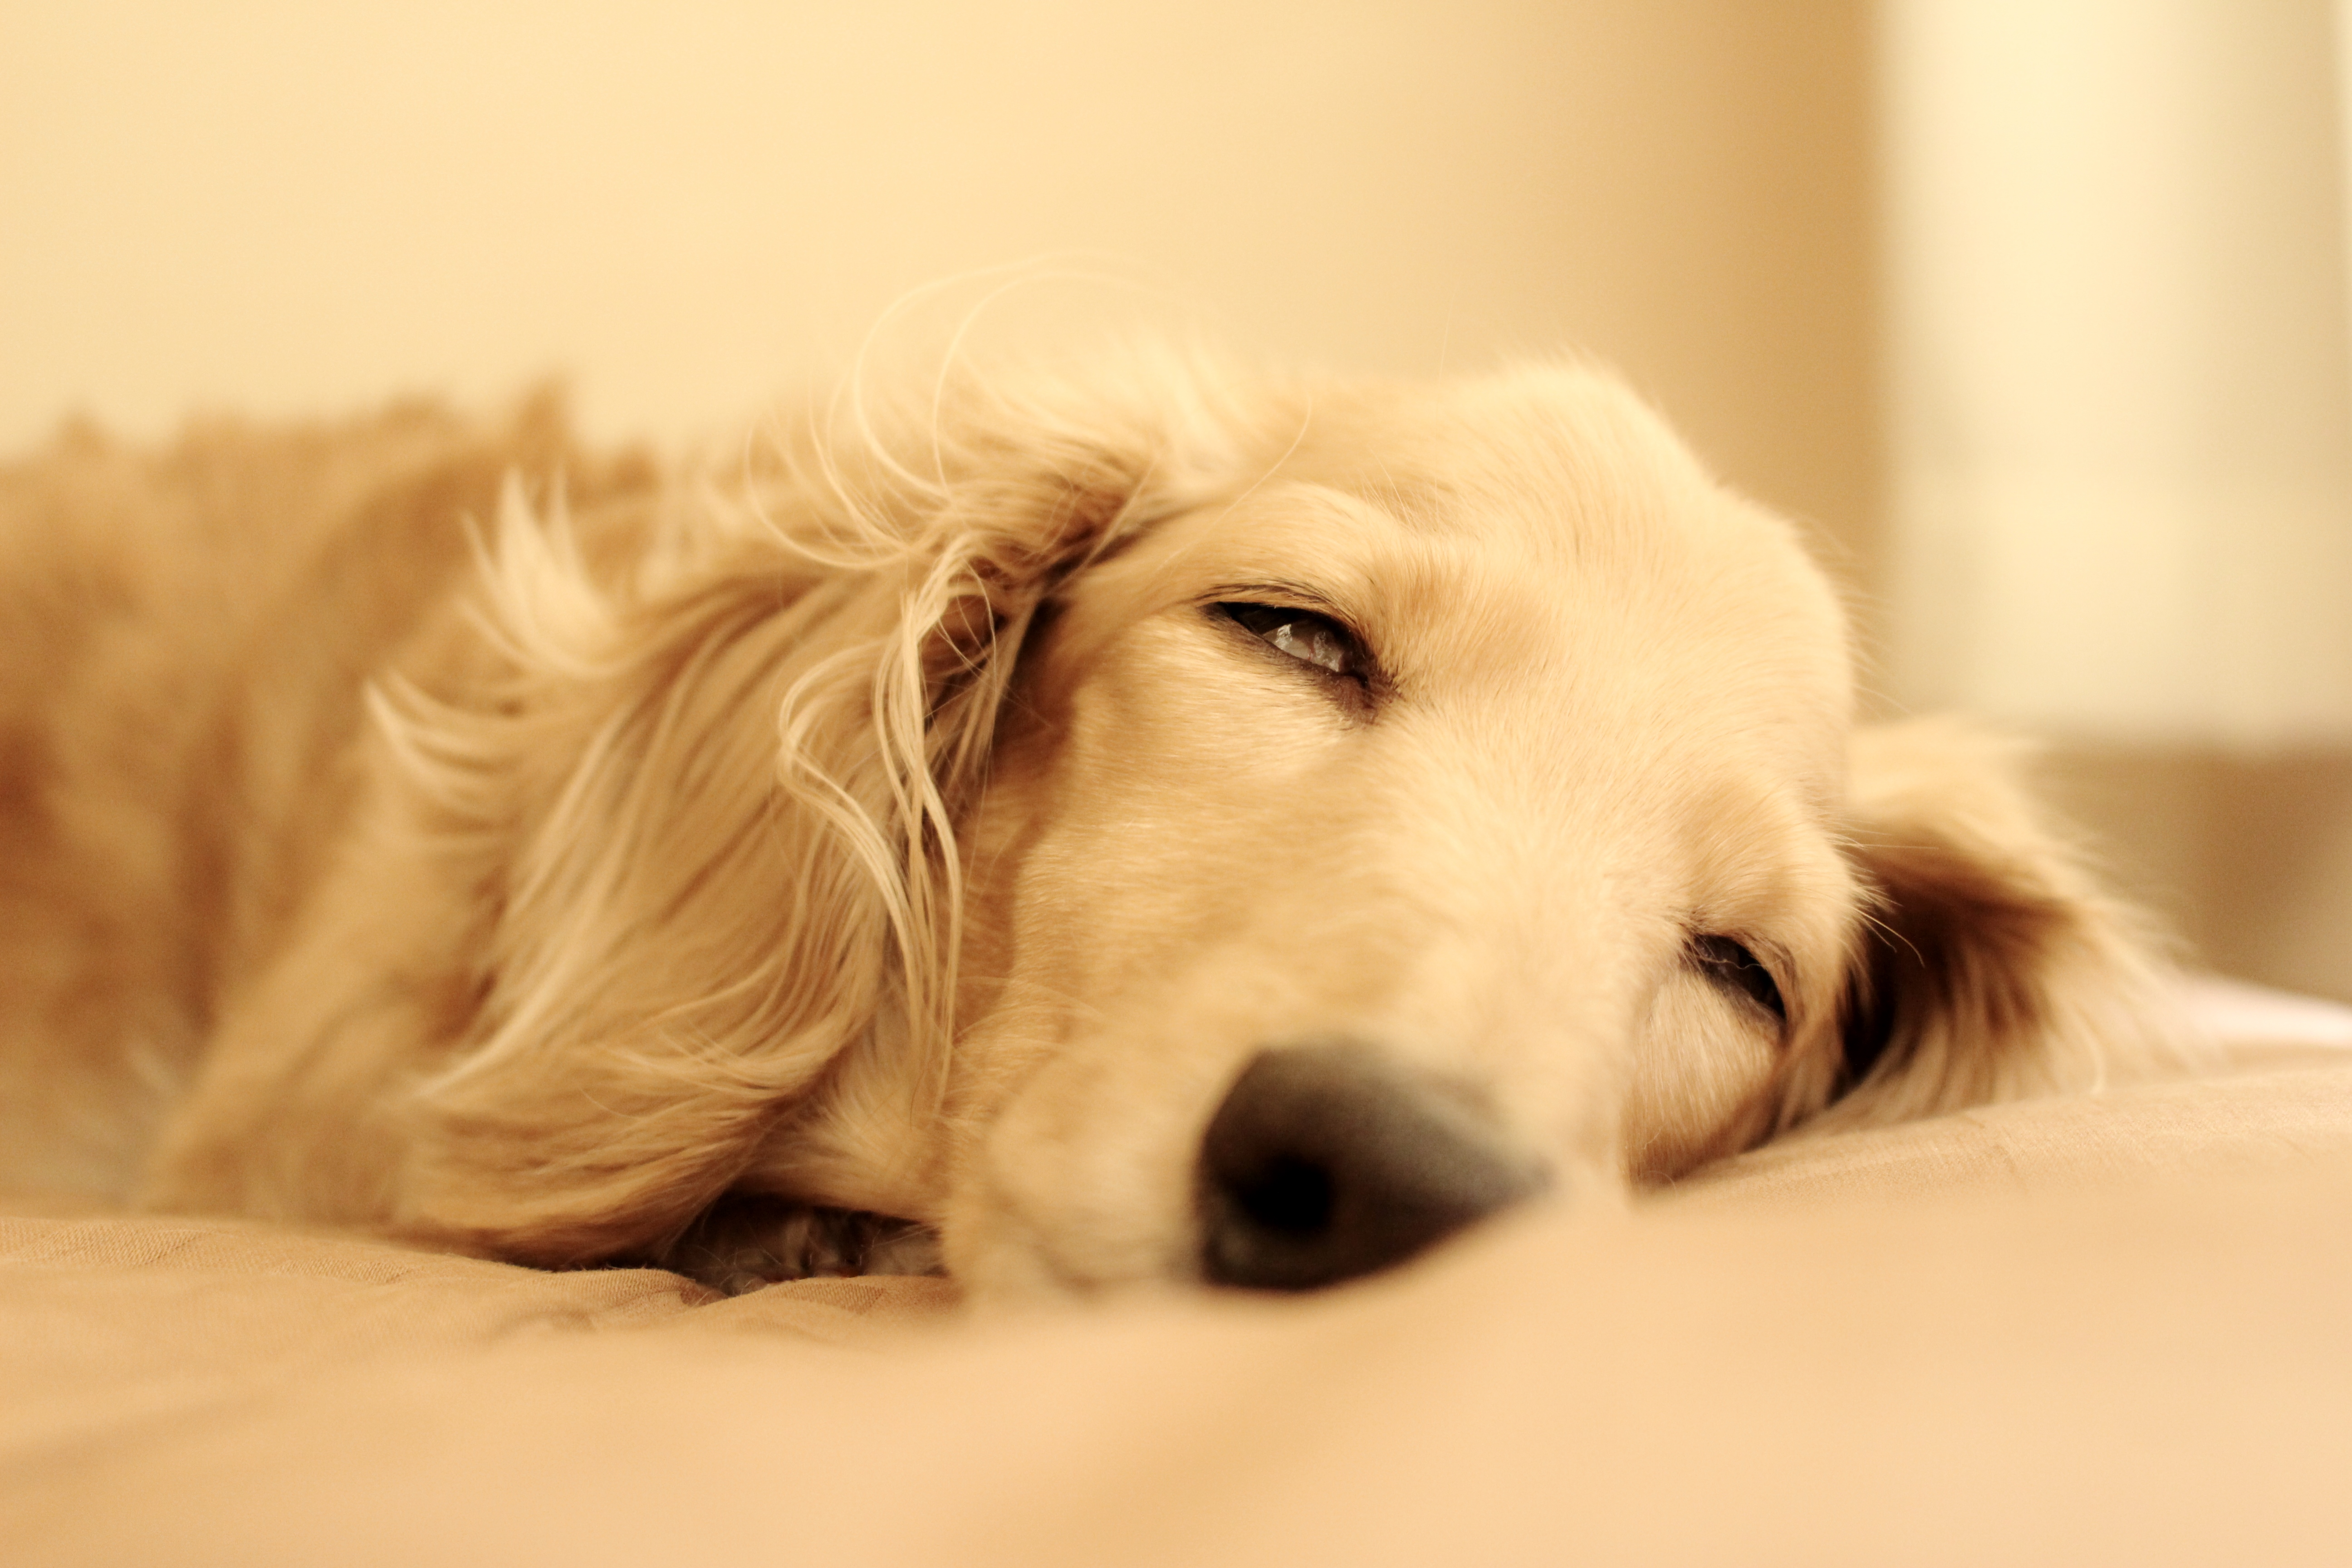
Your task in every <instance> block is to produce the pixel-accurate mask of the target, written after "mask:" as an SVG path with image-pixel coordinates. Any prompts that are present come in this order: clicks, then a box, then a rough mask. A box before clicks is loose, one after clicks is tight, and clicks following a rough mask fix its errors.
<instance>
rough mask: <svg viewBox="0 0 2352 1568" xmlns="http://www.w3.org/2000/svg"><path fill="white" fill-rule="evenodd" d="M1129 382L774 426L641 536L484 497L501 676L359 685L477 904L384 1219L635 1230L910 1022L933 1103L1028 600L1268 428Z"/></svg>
mask: <svg viewBox="0 0 2352 1568" xmlns="http://www.w3.org/2000/svg"><path fill="white" fill-rule="evenodd" d="M1125 380H1126V384H1127V385H1128V386H1129V388H1131V391H1132V395H1131V396H1130V397H1129V399H1128V400H1127V401H1126V402H1125V403H1121V402H1120V401H1119V399H1118V397H1117V396H1116V395H1114V396H1111V397H1108V398H1107V397H1106V395H1105V388H1104V387H1103V385H1101V384H1091V385H1089V386H1087V387H1084V388H1079V387H1075V386H1072V387H1062V386H1057V385H1055V384H1042V383H1038V382H1034V381H1031V382H1028V383H1020V382H1014V383H1013V388H1014V390H1012V391H1006V390H1004V384H1003V383H1000V384H998V385H997V386H996V388H995V389H993V390H990V391H987V392H985V393H983V392H982V390H981V389H980V388H979V387H978V385H977V384H973V385H969V386H964V387H961V388H960V389H958V388H951V389H948V390H947V392H946V393H945V394H944V395H942V397H941V398H940V400H939V401H938V402H936V403H935V404H934V405H931V406H929V407H927V408H925V409H924V410H923V411H922V417H921V418H919V420H917V421H915V422H912V423H911V425H910V426H901V427H902V428H911V429H912V430H913V432H914V434H913V436H912V437H900V438H893V437H887V436H884V437H876V436H872V435H870V434H866V433H861V434H860V435H859V436H858V437H857V438H856V439H850V440H845V439H842V438H840V437H838V435H837V434H836V433H835V432H834V431H829V430H828V431H816V430H812V431H810V432H804V433H803V434H801V435H800V436H797V437H794V438H793V440H792V441H791V442H790V443H788V444H786V445H785V446H784V447H783V448H782V458H781V461H779V462H777V463H775V464H773V465H772V466H770V467H768V468H765V469H764V470H763V471H761V472H758V473H755V474H754V475H753V476H752V477H751V483H750V485H749V487H748V489H747V491H746V494H745V496H744V497H743V498H742V499H740V500H737V501H736V502H734V503H732V504H727V503H721V502H718V501H715V500H709V499H708V498H706V500H705V502H704V503H703V504H701V505H699V506H698V507H696V508H695V509H694V510H692V511H691V513H689V514H688V515H687V516H686V517H685V520H684V521H676V520H673V521H672V522H671V523H670V524H669V525H668V526H667V527H666V528H664V529H655V530H650V531H649V530H648V528H647V526H646V522H645V521H644V520H642V519H635V520H623V521H621V522H620V523H618V524H616V525H611V526H605V527H604V528H602V530H601V531H600V529H599V525H598V524H597V522H596V520H593V519H583V521H582V525H581V528H580V529H579V531H578V532H577V534H576V536H575V532H574V530H573V529H572V526H571V525H570V524H569V523H568V522H567V521H565V520H564V519H563V518H562V515H561V511H560V510H558V511H557V513H556V515H555V516H553V517H552V518H551V519H549V520H545V521H541V520H539V519H536V518H534V517H533V516H532V515H531V514H530V509H529V508H528V507H527V506H526V505H525V503H524V501H523V499H522V497H521V495H520V491H519V490H515V491H510V492H509V496H508V498H507V500H506V504H505V510H504V516H503V517H502V519H501V521H500V526H499V538H498V541H497V543H496V547H495V550H494V552H492V553H491V557H490V559H489V560H488V563H487V564H488V577H487V581H488V595H487V596H486V600H485V602H484V604H483V605H482V606H481V608H480V613H479V614H478V617H477V623H478V631H479V633H480V634H481V638H482V641H483V642H484V643H485V644H486V645H487V647H488V649H490V650H491V656H492V663H493V664H494V665H495V667H496V673H495V675H494V676H492V677H490V678H488V679H484V678H482V677H481V676H480V675H479V674H478V673H477V674H476V675H475V676H474V677H472V678H471V679H465V680H461V681H457V682H454V683H450V684H448V685H445V686H444V687H443V688H442V689H437V690H433V689H425V685H424V683H423V682H421V681H420V682H419V683H417V684H415V685H410V686H407V687H404V688H396V689H388V690H387V691H386V692H385V693H384V694H383V699H382V700H381V701H380V702H379V704H378V707H379V718H380V720H381V721H382V729H383V732H384V735H385V737H386V744H387V747H388V749H389V751H390V752H391V753H392V754H393V755H394V757H395V758H396V759H397V760H398V762H399V764H400V770H401V773H402V774H403V776H404V780H405V783H406V786H407V789H408V791H409V795H410V798H411V800H412V803H413V809H414V811H415V815H416V816H417V818H418V821H419V823H420V825H421V826H425V827H426V828H427V829H428V830H429V831H430V833H431V835H432V838H433V841H434V842H435V843H436V844H437V845H438V846H440V852H441V853H442V854H444V855H445V856H446V858H448V859H449V861H450V863H451V867H452V868H453V870H454V871H456V872H457V876H458V879H459V880H460V881H461V882H471V883H472V884H474V885H476V886H478V887H479V888H480V889H481V890H482V896H483V897H485V898H487V899H488V900H490V901H491V903H492V904H493V905H494V907H495V908H496V909H497V911H498V913H497V918H496V921H495V926H494V929H493V930H492V931H491V933H490V936H489V938H488V944H487V948H488V950H487V951H486V952H484V953H483V954H482V955H481V968H482V973H481V976H480V980H479V990H480V993H481V996H482V1001H481V1004H480V1006H479V1008H478V1013H477V1015H476V1016H475V1019H474V1023H473V1026H472V1028H471V1030H470V1032H469V1033H468V1034H467V1037H466V1039H465V1040H464V1042H463V1044H462V1045H461V1047H459V1049H458V1050H457V1052H456V1053H455V1054H454V1055H453V1056H452V1057H451V1058H449V1059H448V1061H447V1063H446V1066H444V1067H443V1068H441V1069H440V1070H439V1071H438V1072H437V1073H436V1075H434V1076H432V1077H430V1078H429V1079H426V1080H425V1082H424V1083H423V1084H422V1085H421V1087H420V1088H419V1089H417V1090H416V1093H415V1099H414V1101H413V1104H412V1106H411V1116H410V1130H411V1134H412V1136H411V1146H412V1149H413V1154H412V1162H413V1163H411V1165H410V1167H409V1169H408V1170H407V1171H406V1173H405V1174H404V1181H403V1183H402V1184H401V1199H400V1206H401V1209H402V1212H401V1213H400V1215H398V1216H397V1218H398V1220H399V1222H400V1223H402V1224H404V1225H405V1226H409V1227H411V1228H413V1229H415V1230H418V1231H422V1232H425V1233H427V1234H431V1235H435V1236H437V1237H442V1238H445V1239H454V1240H457V1241H459V1242H460V1243H462V1244H466V1245H471V1246H476V1247H487V1248H490V1249H494V1250H497V1251H499V1252H500V1253H502V1254H503V1255H506V1256H510V1257H520V1258H532V1259H538V1260H543V1261H576V1260H580V1259H583V1258H595V1257H601V1256H609V1255H611V1254H614V1253H615V1252H619V1251H623V1250H627V1249H631V1248H635V1247H643V1246H646V1245H648V1244H654V1243H657V1242H658V1241H659V1240H660V1239H662V1238H663V1237H666V1236H667V1235H669V1234H673V1233H675V1232H676V1231H677V1230H678V1229H679V1228H681V1227H682V1226H684V1225H685V1224H686V1223H687V1222H688V1220H689V1219H691V1217H692V1216H693V1215H695V1214H696V1213H697V1212H698V1210H700V1209H701V1208H702V1207H703V1206H705V1205H707V1204H708V1203H709V1202H710V1201H711V1200H712V1199H713V1198H714V1197H715V1196H717V1195H718V1194H719V1193H720V1192H721V1191H722V1190H723V1189H724V1188H725V1187H726V1186H727V1185H728V1184H729V1183H730V1181H731V1180H732V1179H733V1178H734V1177H735V1175H736V1174H737V1173H738V1172H739V1171H740V1169H741V1167H742V1164H743V1162H744V1161H745V1159H746V1158H747V1157H748V1155H749V1153H750V1152H751V1149H752V1148H753V1147H754V1146H755V1145H756V1144H757V1143H758V1142H759V1140H760V1139H761V1135H762V1133H763V1132H764V1131H766V1130H767V1129H768V1127H769V1126H770V1125H771V1124H772V1122H773V1121H775V1119H776V1118H777V1117H778V1116H779V1115H780V1114H782V1111H783V1110H786V1109H787V1108H788V1107H789V1105H790V1103H791V1101H792V1100H793V1098H794V1097H795V1096H797V1095H799V1094H801V1093H803V1091H804V1090H806V1089H809V1088H810V1086H811V1085H812V1084H813V1083H814V1080H815V1079H817V1077H818V1076H819V1075H820V1074H821V1073H822V1072H823V1071H824V1068H825V1067H826V1065H827V1064H828V1063H829V1062H831V1061H832V1060H833V1059H834V1058H835V1057H836V1056H837V1055H838V1054H839V1053H841V1052H842V1051H843V1050H844V1049H845V1048H846V1047H849V1046H850V1045H852V1044H853V1043H855V1042H856V1041H857V1040H859V1039H860V1038H861V1037H864V1036H865V1035H866V1033H867V1032H869V1031H873V1030H876V1029H886V1030H889V1031H891V1032H892V1033H893V1035H894V1036H900V1035H902V1036H903V1041H904V1043H903V1045H902V1046H901V1045H897V1044H894V1047H893V1049H894V1052H897V1053H900V1054H903V1056H904V1058H905V1060H906V1061H907V1063H908V1073H907V1076H906V1089H907V1100H908V1103H907V1107H906V1114H908V1116H910V1117H917V1118H919V1117H922V1116H924V1115H926V1114H928V1113H929V1112H930V1111H931V1110H934V1109H935V1107H936V1102H937V1100H938V1098H939V1097H940V1094H941V1093H942V1092H943V1089H944V1085H945V1080H946V1070H947V1066H946V1064H947V1053H948V1049H949V1045H950V1037H951V1032H952V1027H953V1022H954V1021H953V1018H952V1016H951V1014H952V1005H953V998H954V995H955V991H956V985H955V955H956V951H957V947H958V942H959V937H960V932H959V929H958V928H959V918H960V902H961V891H960V888H959V884H958V872H959V863H958V854H957V849H956V842H955V833H956V826H957V824H958V822H959V821H960V820H961V817H962V816H963V815H964V813H965V811H966V810H967V808H968V807H969V806H970V805H971V803H972V802H973V800H974V798H975V797H976V795H977V794H978V792H979V791H980V789H981V787H982V783H983V780H984V775H985V770H986V765H987V757H988V749H989V745H990V742H991V738H992V734H993V731H994V728H995V722H996V716H997V711H998V708H999V705H1000V703H1001V702H1002V700H1003V694H1004V691H1005V689H1006V685H1007V682H1008V681H1009V680H1010V679H1011V676H1012V671H1013V664H1014V661H1015V660H1016V658H1018V655H1019V652H1020V649H1021V646H1022V643H1023V640H1024V636H1025V634H1026V631H1027V628H1028V626H1029V625H1030V622H1031V619H1032V617H1033V616H1034V615H1035V614H1036V612H1037V609H1038V607H1039V605H1040V604H1041V603H1042V602H1043V600H1044V598H1045V595H1047V594H1049V593H1050V592H1051V591H1052V590H1053V588H1054V587H1055V584H1057V583H1059V582H1060V581H1061V580H1062V579H1063V578H1064V577H1065V576H1066V574H1069V573H1070V572H1072V571H1074V570H1076V568H1077V567H1078V566H1079V565H1080V564H1082V563H1084V562H1085V561H1086V560H1087V559H1089V558H1091V557H1092V556H1094V555H1096V554H1097V553H1099V552H1102V551H1103V550H1105V549H1108V548H1111V547H1114V546H1115V545H1116V544H1117V542H1118V540H1119V539H1121V538H1122V537H1124V536H1126V535H1127V534H1129V533H1130V532H1131V531H1134V530H1136V529H1139V528H1140V527H1143V526H1145V525H1146V524H1147V523H1149V522H1150V521H1151V520H1153V519H1154V518H1156V517H1159V516H1162V515H1165V514H1167V513H1169V512H1171V511H1172V510H1178V509H1181V508H1183V507H1187V506H1191V505H1194V504H1198V503H1200V502H1202V501H1203V500H1208V499H1210V498H1211V497H1213V495H1215V494H1217V493H1220V492H1221V491H1225V492H1228V493H1229V492H1230V490H1231V489H1233V488H1234V487H1236V486H1237V485H1238V484H1245V483H1246V482H1247V481H1248V479H1249V478H1251V477H1252V474H1251V471H1250V461H1251V459H1249V458H1246V457H1245V456H1244V432H1254V431H1255V429H1256V428H1258V427H1260V426H1263V425H1264V424H1265V421H1263V420H1262V419H1253V418H1248V417H1245V416H1244V415H1243V413H1242V412H1241V411H1238V410H1236V409H1235V408H1234V407H1231V406H1227V405H1222V404H1220V403H1219V402H1218V401H1217V395H1215V394H1214V393H1213V390H1212V389H1213V388H1215V387H1216V386H1218V385H1220V384H1223V382H1222V381H1221V379H1220V378H1218V377H1215V376H1213V375H1212V374H1205V373H1204V372H1203V370H1202V367H1201V366H1199V365H1197V364H1191V363H1186V364H1167V363H1161V364H1157V365H1153V366H1139V367H1138V374H1134V375H1132V376H1129V377H1127V378H1125ZM1114 390H1115V389H1114ZM836 423H838V422H837V421H836ZM859 424H860V425H861V426H862V427H866V428H870V426H868V424H867V422H865V421H859ZM648 541H657V543H649V542H648ZM903 1142H905V1143H906V1144H907V1145H908V1146H909V1147H918V1148H919V1147H920V1146H921V1144H920V1141H919V1140H915V1139H909V1140H906V1141H903ZM905 1174H906V1175H907V1176H908V1178H910V1179H911V1178H912V1177H913V1176H914V1175H915V1174H917V1173H912V1172H909V1173H905Z"/></svg>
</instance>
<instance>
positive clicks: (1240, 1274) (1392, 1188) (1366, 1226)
mask: <svg viewBox="0 0 2352 1568" xmlns="http://www.w3.org/2000/svg"><path fill="white" fill-rule="evenodd" d="M1542 1185H1543V1177H1542V1173H1540V1172H1539V1171H1538V1169H1536V1168H1535V1167H1534V1166H1533V1165H1531V1164H1529V1163H1528V1162H1526V1161H1524V1160H1518V1159H1515V1158H1512V1157H1511V1156H1510V1155H1508V1154H1507V1153H1506V1152H1504V1151H1502V1150H1501V1149H1499V1148H1498V1147H1497V1146H1496V1136H1495V1132H1494V1130H1493V1129H1492V1128H1491V1127H1490V1126H1489V1125H1488V1124H1487V1122H1486V1119H1485V1118H1484V1117H1483V1116H1481V1115H1480V1114H1479V1112H1478V1110H1476V1108H1475V1107H1474V1106H1473V1105H1471V1104H1470V1103H1469V1102H1468V1100H1466V1098H1465V1096H1463V1095H1462V1094H1461V1093H1460V1091H1459V1090H1458V1089H1454V1087H1453V1086H1451V1085H1449V1084H1446V1083H1444V1082H1441V1081H1438V1080H1434V1079H1424V1078H1423V1077H1420V1076H1418V1075H1416V1074H1413V1073H1411V1072H1409V1071H1407V1070H1406V1069H1404V1068H1401V1067H1398V1066H1396V1065H1395V1064H1393V1063H1391V1062H1389V1061H1386V1060H1384V1059H1383V1058H1381V1057H1379V1056H1377V1055H1375V1054H1374V1053H1372V1052H1370V1051H1369V1050H1366V1049H1363V1048H1361V1047H1353V1046H1345V1045H1314V1046H1292V1047H1282V1048H1278V1049H1274V1050H1267V1051H1261V1052H1260V1053H1258V1055H1257V1056H1256V1057H1255V1058H1252V1060H1251V1061H1250V1063H1249V1065H1248V1067H1246V1068H1244V1069H1243V1072H1242V1075H1241V1077H1240V1078H1238V1079H1235V1080H1234V1086H1233V1088H1232V1089H1228V1090H1227V1091H1226V1093H1225V1098H1224V1100H1223V1101H1222V1102H1221V1103H1220V1104H1219V1105H1218V1107H1217V1112H1216V1114H1215V1115H1214V1116H1213V1117H1212V1118H1211V1119H1210V1121H1209V1128H1208V1132H1207V1134H1206V1135H1205V1136H1204V1137H1203V1138H1202V1143H1201V1166H1200V1182H1199V1194H1200V1209H1201V1226H1202V1245H1201V1264H1202V1273H1203V1274H1205V1275H1206V1276H1207V1277H1208V1279H1210V1280H1212V1281H1213V1282H1214V1283H1217V1284H1221V1285H1237V1286H1244V1287H1248V1288H1252V1289H1267V1290H1309V1289H1316V1288H1318V1287H1319V1286H1324V1285H1332V1284H1337V1283H1339V1281H1340V1280H1343V1279H1355V1278H1356V1277H1357V1276H1359V1275H1363V1274H1370V1273H1371V1272H1373V1271H1374V1270H1376V1269H1381V1268H1387V1267H1389V1266H1390V1265H1391V1264H1394V1263H1400V1262H1402V1261H1403V1260H1404V1259H1405V1258H1410V1257H1412V1255H1413V1254H1414V1253H1417V1252H1419V1251H1421V1250H1423V1248H1424V1247H1428V1246H1430V1245H1431V1244H1432V1243H1433V1242H1435V1241H1438V1240H1440V1239H1442V1238H1443V1237H1447V1236H1450V1235H1452V1234H1453V1233H1454V1232H1455V1231H1457V1230H1459V1229H1461V1228H1462V1227H1463V1226H1466V1225H1468V1224H1470V1223H1471V1222H1472V1221H1474V1220H1476V1219H1479V1218H1481V1217H1482V1216H1484V1215H1489V1214H1492V1213H1494V1212H1495V1211H1496V1209H1499V1208H1503V1207H1505V1206H1507V1205H1510V1204H1513V1203H1516V1202H1517V1201H1519V1200H1520V1199H1522V1198H1525V1197H1528V1196H1529V1195H1530V1194H1533V1193H1535V1192H1536V1191H1538V1189H1539V1188H1540V1187H1541V1186H1542Z"/></svg>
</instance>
